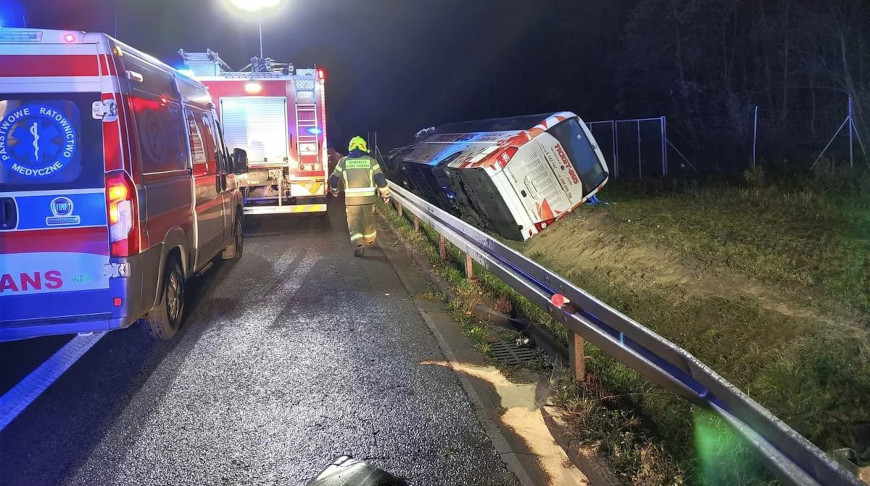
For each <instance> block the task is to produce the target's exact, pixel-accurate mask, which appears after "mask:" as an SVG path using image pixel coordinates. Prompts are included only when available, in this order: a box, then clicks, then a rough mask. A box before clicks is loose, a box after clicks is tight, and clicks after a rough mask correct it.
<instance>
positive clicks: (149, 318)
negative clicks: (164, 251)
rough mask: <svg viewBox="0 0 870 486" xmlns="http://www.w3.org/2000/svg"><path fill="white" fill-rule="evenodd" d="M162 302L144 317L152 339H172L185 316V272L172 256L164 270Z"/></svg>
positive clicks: (147, 330) (161, 292)
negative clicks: (182, 271)
mask: <svg viewBox="0 0 870 486" xmlns="http://www.w3.org/2000/svg"><path fill="white" fill-rule="evenodd" d="M163 273H164V275H163V287H162V288H161V289H160V294H161V297H160V303H159V304H157V307H155V308H154V309H153V310H152V311H151V312H149V313H148V314H147V315H146V316H145V318H144V319H143V325H144V327H145V331H146V333H147V334H148V336H149V337H150V338H152V339H160V340H165V339H172V337H174V336H175V334H176V333H177V332H178V328H179V327H181V319H182V317H184V274H183V273H181V265H179V264H178V261H177V260H176V259H175V258H174V257H171V258H170V259H169V261H167V262H166V269H165V271H164V272H163Z"/></svg>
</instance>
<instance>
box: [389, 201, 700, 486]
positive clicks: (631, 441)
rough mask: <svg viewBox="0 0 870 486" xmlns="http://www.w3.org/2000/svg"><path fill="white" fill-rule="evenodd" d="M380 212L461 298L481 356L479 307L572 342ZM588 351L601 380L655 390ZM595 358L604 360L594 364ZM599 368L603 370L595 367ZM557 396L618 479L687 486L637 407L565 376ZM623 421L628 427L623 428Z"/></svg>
mask: <svg viewBox="0 0 870 486" xmlns="http://www.w3.org/2000/svg"><path fill="white" fill-rule="evenodd" d="M381 208H382V213H383V214H384V215H385V217H386V219H387V220H388V221H389V222H390V223H391V224H392V226H393V227H394V228H395V229H396V230H397V231H398V232H399V234H400V235H401V236H402V237H403V238H405V239H406V240H407V241H409V242H410V243H411V244H412V245H413V246H414V247H415V248H416V249H417V250H418V251H420V254H421V255H422V256H423V257H425V258H426V259H427V260H429V262H430V263H431V264H432V265H433V268H434V269H435V271H436V273H438V274H439V275H440V276H441V277H442V278H444V279H445V281H447V283H448V284H449V285H450V288H451V290H452V291H453V292H454V293H455V294H456V298H455V299H454V300H452V301H451V302H450V303H449V304H448V307H449V309H450V310H451V314H452V316H453V317H454V318H455V319H456V320H457V321H458V322H459V323H460V324H461V325H462V326H463V329H464V331H465V333H466V334H467V335H468V336H469V338H470V339H471V340H472V342H473V343H474V345H475V347H476V348H477V350H478V351H480V352H482V353H483V354H488V353H489V342H490V340H491V338H492V333H491V332H488V331H489V329H487V328H486V327H485V325H484V324H483V323H481V322H479V321H477V320H475V319H473V318H472V317H471V309H472V307H473V306H474V305H475V304H478V303H484V304H486V305H488V306H489V307H491V308H493V309H495V310H498V311H501V312H504V313H507V314H512V315H514V316H519V317H521V318H523V319H526V320H529V321H532V322H536V323H539V325H542V326H543V327H545V328H548V329H550V330H551V331H552V332H553V333H554V334H556V335H557V336H561V339H562V341H563V342H565V343H566V342H567V332H566V331H565V328H564V327H563V326H561V324H559V323H557V322H555V321H553V320H552V319H550V318H549V316H548V315H547V314H546V312H544V311H543V310H541V309H540V308H538V307H537V306H535V305H534V304H532V303H531V302H529V301H528V300H527V299H525V297H523V296H522V295H520V294H519V293H517V292H516V291H514V290H513V289H511V288H510V287H509V286H507V285H506V284H505V283H504V282H502V281H501V280H500V279H498V278H497V277H495V276H494V275H493V274H491V273H489V272H487V271H486V270H485V269H483V268H482V267H480V266H479V265H477V264H476V263H475V265H474V275H475V279H474V280H468V279H466V278H465V275H464V273H463V270H461V268H462V266H461V263H460V262H464V255H463V254H462V252H461V251H460V250H459V249H458V248H456V247H455V246H453V245H451V244H449V243H448V244H447V252H448V259H447V260H446V261H445V260H442V259H441V257H440V254H439V253H438V250H437V246H436V245H437V241H438V235H437V233H435V232H434V231H433V230H432V229H431V228H429V227H428V226H426V225H425V224H420V228H421V231H420V232H416V231H414V229H413V225H412V224H411V223H410V221H408V219H406V218H405V217H400V216H399V215H398V213H397V212H396V211H395V210H393V208H392V207H386V206H381ZM406 216H407V215H406ZM429 297H430V298H433V299H436V298H438V299H439V300H443V296H438V295H436V294H434V293H433V294H431V295H429ZM495 334H496V336H497V337H498V338H499V339H506V338H514V337H516V336H517V334H516V333H514V332H511V331H505V330H501V329H499V330H496V332H495ZM588 348H589V351H588V353H590V354H591V356H592V357H593V365H592V366H593V368H592V371H593V372H594V371H601V372H602V373H601V374H602V376H613V375H614V374H612V373H607V372H605V371H604V369H603V368H602V366H611V367H613V368H614V369H619V373H617V374H621V375H624V376H630V377H631V380H632V381H631V382H632V384H637V385H640V386H643V387H644V388H645V390H648V389H649V388H651V386H650V385H649V384H648V383H645V382H644V380H643V379H642V378H641V377H640V375H637V374H636V373H634V372H632V371H631V370H629V369H627V368H625V367H624V366H622V365H620V364H619V363H617V362H616V361H614V360H613V359H611V358H609V357H607V356H605V355H603V354H601V353H600V352H597V351H596V350H595V349H594V348H592V347H591V346H589V347H588ZM596 356H597V357H598V358H599V359H595V357H596ZM493 364H496V365H499V364H498V363H493ZM596 365H597V366H598V368H594V367H595V366H596ZM499 367H500V368H501V369H502V372H504V373H505V375H506V376H508V377H509V378H510V377H513V376H514V375H516V373H517V370H515V369H509V368H506V367H503V366H501V365H499ZM555 391H556V393H555V396H554V398H555V401H556V403H557V405H560V406H562V408H563V409H564V410H565V412H566V417H567V418H568V420H569V422H570V423H572V424H573V425H574V426H575V427H576V430H577V431H580V433H578V434H576V435H577V438H579V439H581V440H583V441H584V443H585V444H591V445H594V446H595V447H596V448H598V449H599V450H601V451H602V452H604V454H605V456H606V457H608V458H609V459H610V460H611V461H612V466H613V470H614V471H616V473H617V475H618V476H619V477H621V478H623V479H624V480H626V481H629V482H632V483H634V484H683V483H684V479H683V475H684V470H683V469H682V467H681V465H680V464H679V463H678V462H677V461H676V460H675V459H674V458H672V457H671V456H670V455H669V453H668V452H667V451H666V449H665V448H664V447H663V446H662V445H661V443H660V441H657V437H656V435H655V433H654V432H653V431H652V429H651V428H650V427H649V426H648V424H647V423H646V422H645V421H644V420H642V419H641V418H640V415H638V414H635V413H634V412H633V411H632V407H631V406H628V403H627V402H626V401H625V400H613V396H612V395H596V393H600V390H598V389H597V388H593V389H592V391H590V389H589V388H587V387H585V386H582V384H581V385H580V386H578V385H576V384H573V383H571V382H570V379H569V378H568V374H567V373H563V374H562V375H561V376H560V382H559V384H558V385H557V386H556V387H555ZM658 393H659V395H662V394H664V393H665V392H663V391H661V390H658ZM671 398H673V397H671ZM674 400H676V399H674ZM678 404H681V403H678ZM623 420H626V421H627V423H626V424H622V421H623Z"/></svg>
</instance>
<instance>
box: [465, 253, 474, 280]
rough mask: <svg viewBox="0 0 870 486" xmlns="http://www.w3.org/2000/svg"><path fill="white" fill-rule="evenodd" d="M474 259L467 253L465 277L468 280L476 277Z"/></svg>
mask: <svg viewBox="0 0 870 486" xmlns="http://www.w3.org/2000/svg"><path fill="white" fill-rule="evenodd" d="M473 262H474V260H472V259H471V257H470V256H468V255H467V254H466V255H465V278H467V279H468V280H472V279H474V266H473V265H472V263H473Z"/></svg>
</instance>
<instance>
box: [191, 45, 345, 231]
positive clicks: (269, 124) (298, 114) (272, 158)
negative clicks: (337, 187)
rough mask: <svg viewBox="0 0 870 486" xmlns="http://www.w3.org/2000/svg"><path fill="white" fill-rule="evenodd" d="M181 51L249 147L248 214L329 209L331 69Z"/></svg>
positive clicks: (233, 132) (226, 122)
mask: <svg viewBox="0 0 870 486" xmlns="http://www.w3.org/2000/svg"><path fill="white" fill-rule="evenodd" d="M179 54H181V56H182V58H183V59H184V63H185V65H186V67H187V69H188V72H187V74H189V75H190V76H191V77H193V78H194V79H196V80H197V81H199V82H201V83H203V84H204V85H206V86H207V87H208V89H209V92H210V93H211V96H212V99H214V100H215V103H216V104H217V112H218V115H219V117H220V121H221V124H222V125H223V127H224V136H225V138H226V143H227V144H228V146H230V147H240V148H243V149H245V150H246V151H247V153H248V173H247V174H245V175H243V176H242V177H241V178H240V180H239V183H240V186H241V189H242V192H243V194H244V200H245V214H280V213H309V212H325V211H326V195H327V190H328V187H327V177H328V174H327V170H328V167H327V165H328V164H327V152H326V149H327V146H326V104H325V97H324V83H325V80H326V73H325V71H324V70H323V69H296V68H294V67H293V65H292V64H279V63H275V62H274V61H272V60H271V59H259V58H253V59H251V64H250V65H249V66H248V67H246V68H245V69H243V70H242V71H232V70H231V69H230V68H229V66H228V65H227V64H226V63H225V62H224V61H223V60H222V59H221V58H220V56H219V55H218V54H217V53H216V52H213V51H211V50H208V51H206V52H186V51H184V50H181V51H179Z"/></svg>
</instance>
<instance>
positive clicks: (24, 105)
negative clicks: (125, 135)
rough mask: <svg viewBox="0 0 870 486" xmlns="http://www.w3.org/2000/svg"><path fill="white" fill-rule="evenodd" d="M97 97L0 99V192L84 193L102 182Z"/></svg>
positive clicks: (83, 95) (28, 95) (49, 96)
mask: <svg viewBox="0 0 870 486" xmlns="http://www.w3.org/2000/svg"><path fill="white" fill-rule="evenodd" d="M99 99H100V95H99V94H97V93H92V94H83V93H70V94H55V93H52V94H14V95H3V94H0V191H2V192H11V191H33V190H52V189H89V188H96V187H102V185H103V183H104V182H103V181H104V175H103V174H104V168H103V143H102V141H103V139H102V126H101V122H100V121H98V120H94V119H93V118H92V117H91V113H90V112H91V105H92V103H93V102H94V101H97V100H99Z"/></svg>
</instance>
